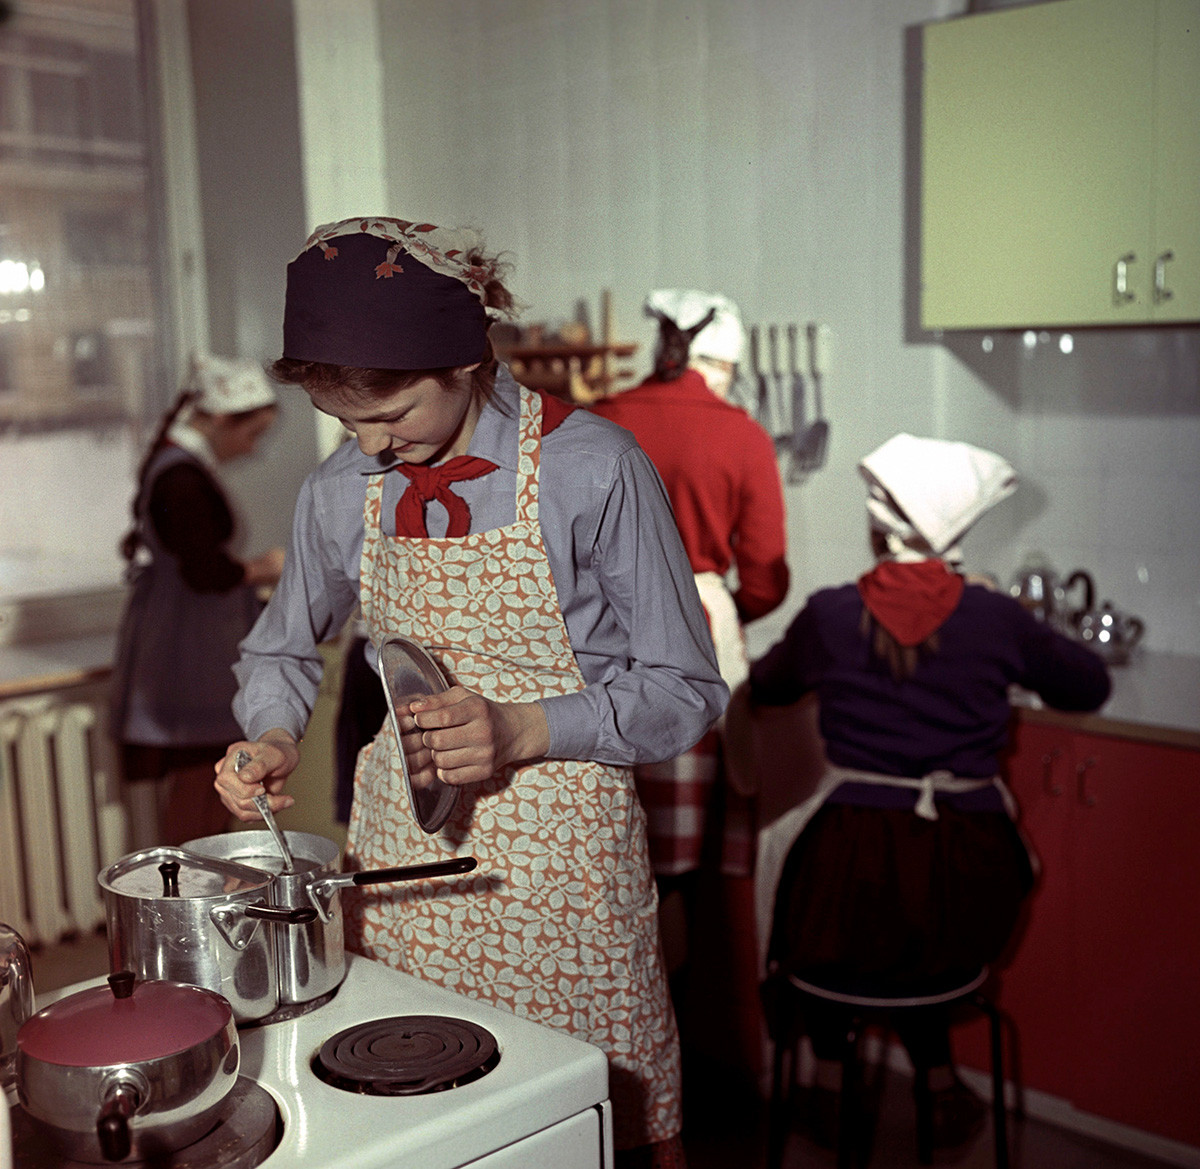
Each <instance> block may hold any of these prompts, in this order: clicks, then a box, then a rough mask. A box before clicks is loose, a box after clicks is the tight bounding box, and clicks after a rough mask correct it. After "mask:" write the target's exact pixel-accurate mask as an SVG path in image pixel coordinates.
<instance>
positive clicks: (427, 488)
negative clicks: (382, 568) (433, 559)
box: [395, 455, 496, 538]
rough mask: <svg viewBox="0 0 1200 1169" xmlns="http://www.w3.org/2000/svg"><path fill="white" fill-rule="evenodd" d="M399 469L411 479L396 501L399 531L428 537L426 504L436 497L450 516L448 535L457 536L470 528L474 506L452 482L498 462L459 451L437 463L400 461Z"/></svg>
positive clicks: (486, 470) (488, 469)
mask: <svg viewBox="0 0 1200 1169" xmlns="http://www.w3.org/2000/svg"><path fill="white" fill-rule="evenodd" d="M395 469H396V470H397V471H399V472H400V474H401V475H403V476H405V478H407V479H408V486H407V487H406V488H405V489H404V494H403V495H402V496H400V502H399V503H397V504H396V535H397V536H411V537H425V538H428V536H429V529H428V528H427V527H426V526H425V505H426V504H427V503H428V502H429V501H430V500H431V499H436V500H437V501H438V503H440V504H441V505H442V506H443V507H444V508H445V509H446V511H447V512H448V513H449V516H450V522H449V524H448V525H447V527H446V535H447V537H457V536H465V535H467V533H468V532H470V530H471V509H470V508H469V507H468V506H467V504H466V500H464V499H463V498H462V497H461V496H458V495H455V494H454V492H453V491H451V490H450V484H451V483H460V482H462V480H464V479H478V478H479V477H480V476H481V475H487V474H489V473H490V472H492V471H494V470H495V469H496V464H495V463H491V462H488V460H487V459H479V458H476V457H475V456H474V455H459V456H458V457H457V458H454V459H451V460H450V461H449V462H447V463H440V464H439V465H438V466H436V467H427V466H425V465H424V464H423V463H397V464H396V467H395Z"/></svg>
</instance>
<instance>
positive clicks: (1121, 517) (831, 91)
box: [191, 0, 1200, 654]
mask: <svg viewBox="0 0 1200 1169" xmlns="http://www.w3.org/2000/svg"><path fill="white" fill-rule="evenodd" d="M239 7H243V6H239V5H236V4H233V3H231V0H221V2H220V3H219V4H218V6H217V8H216V9H214V8H213V6H212V3H211V0H203V3H197V0H192V3H191V11H192V13H193V20H194V19H196V15H195V14H196V13H209V14H211V13H212V12H213V11H217V12H218V13H220V15H221V19H225V18H226V17H228V19H230V20H234V21H235V22H236V21H238V20H239V19H242V18H239V17H238V16H237V15H236V13H235V12H234V11H233V10H234V9H236V8H239ZM268 7H269V8H272V9H273V8H276V7H279V8H286V4H283V3H282V2H281V3H280V4H278V5H276V4H272V5H270V6H268ZM367 7H370V5H369V4H368V5H367ZM963 7H964V5H962V4H955V3H949V2H933V0H855V2H853V3H844V4H837V5H831V4H825V3H822V2H820V0H747V2H745V3H740V4H736V5H732V4H729V3H727V2H725V0H591V2H589V3H586V4H583V3H571V4H562V3H552V2H550V0H504V2H502V3H500V2H494V0H440V2H439V3H437V4H429V3H426V2H424V0H377V2H376V3H375V5H374V16H375V19H374V20H370V19H362V16H363V4H362V2H361V0H359V2H356V3H354V4H352V5H350V9H351V10H352V12H353V13H354V14H355V16H354V19H353V20H351V21H348V22H346V25H345V27H343V28H341V29H336V28H335V29H334V30H330V31H329V33H327V35H326V40H327V41H328V40H329V38H330V37H333V38H334V39H336V43H337V50H338V52H339V54H340V55H341V70H342V72H341V74H340V75H341V76H344V77H347V78H349V77H354V78H356V79H357V78H360V77H365V78H366V81H365V83H363V84H365V86H366V87H367V89H371V88H372V87H374V86H376V85H377V84H378V85H380V86H381V89H382V96H381V102H380V104H381V107H382V111H383V113H382V133H383V145H382V152H381V157H382V158H383V159H384V164H383V167H384V176H383V178H384V186H385V188H386V197H385V198H384V199H383V200H382V201H383V203H385V204H386V205H385V206H381V205H380V193H379V192H380V185H379V183H378V181H377V176H374V175H372V174H363V175H359V176H354V175H352V176H351V178H350V180H349V181H347V179H346V178H345V175H344V173H343V172H344V171H345V168H347V167H352V166H353V165H354V160H355V158H356V157H358V154H357V153H356V143H359V142H361V140H362V138H363V133H364V131H363V128H362V126H361V122H360V121H358V120H356V119H355V116H354V112H353V110H352V109H345V111H344V113H341V114H339V110H341V109H342V107H343V106H345V103H346V101H347V98H346V95H345V90H346V89H347V88H352V87H349V86H339V85H337V84H335V83H333V82H331V81H330V77H331V76H335V77H336V76H338V75H339V74H337V73H334V72H333V71H331V69H330V67H329V64H328V62H327V61H325V62H322V61H321V60H320V59H319V54H316V55H314V52H313V39H314V37H315V36H316V35H317V30H316V29H315V28H314V27H313V20H312V13H313V4H312V3H311V0H296V3H295V4H294V5H293V8H294V9H295V10H296V11H297V12H298V13H300V14H301V16H302V17H303V18H304V19H302V20H301V21H300V22H299V24H298V28H297V30H296V31H298V32H299V40H300V54H299V58H298V60H299V61H300V66H299V69H298V77H297V84H298V87H299V93H300V107H301V109H302V110H313V109H318V108H322V107H323V105H324V104H325V103H332V107H333V110H332V113H329V112H327V114H326V116H325V118H324V121H323V123H322V125H321V126H320V128H319V130H318V129H317V128H313V127H311V123H312V115H311V113H309V114H306V115H305V116H303V117H302V118H301V126H300V130H299V138H300V154H301V162H300V169H301V182H302V183H303V184H304V186H305V189H306V192H307V193H306V200H307V204H306V212H313V210H314V208H315V209H316V213H315V214H313V213H309V214H308V217H307V220H306V223H307V225H308V226H311V225H312V224H313V223H315V222H319V221H323V220H327V219H330V218H335V217H340V216H343V215H353V214H359V213H364V212H366V213H370V212H377V211H382V212H384V213H389V214H394V215H400V216H404V217H409V218H426V219H429V220H432V221H433V222H440V223H445V224H452V223H473V224H475V225H477V226H479V227H481V228H482V229H484V231H485V233H486V235H487V237H488V239H489V242H490V243H491V244H492V245H493V246H494V247H496V248H499V249H505V250H508V251H509V252H510V253H511V256H512V258H513V260H514V262H515V265H516V267H515V272H514V276H513V281H512V282H513V285H514V287H515V290H516V292H517V294H518V295H519V296H520V297H521V299H523V300H524V301H525V302H526V303H527V304H528V306H529V307H528V310H527V312H526V314H525V315H526V318H527V319H529V320H539V321H541V320H555V319H565V318H567V317H570V316H572V315H574V311H575V307H576V303H577V302H578V301H579V300H580V298H585V299H586V300H587V301H588V302H589V304H590V306H591V310H592V314H593V320H595V316H596V314H597V312H598V306H599V295H600V291H601V289H602V288H610V289H611V290H612V292H613V297H614V306H615V310H616V318H617V333H618V336H619V337H620V338H621V339H625V340H632V341H637V342H639V343H640V344H641V346H642V348H641V351H640V352H639V354H638V357H637V358H636V359H635V360H636V361H637V362H638V364H639V366H640V368H642V369H644V368H645V367H646V365H647V363H648V358H649V347H650V343H651V341H652V336H653V330H652V328H651V326H650V324H649V322H648V321H646V320H645V319H644V318H643V317H642V315H641V300H642V298H643V296H644V294H645V293H646V291H647V290H649V289H650V288H653V287H658V286H664V285H684V286H692V287H698V288H709V289H714V290H720V291H723V292H725V293H726V294H728V295H730V296H732V297H733V298H734V299H736V300H737V301H738V302H739V303H740V304H741V306H742V309H743V312H744V314H745V316H746V318H747V320H748V321H750V322H760V323H761V322H772V321H773V322H779V323H784V322H789V321H812V320H820V321H823V322H826V323H827V324H828V325H829V326H830V328H831V330H832V338H833V346H832V365H831V368H830V371H829V374H828V376H827V378H826V387H825V388H826V401H827V407H828V411H829V415H830V418H831V426H832V433H831V443H830V448H829V461H828V465H827V466H826V467H825V469H823V470H822V471H820V472H818V473H817V474H815V475H814V476H812V477H811V478H810V479H809V480H808V481H807V482H805V483H804V484H802V485H792V486H789V487H788V489H787V496H788V498H787V503H788V513H789V525H790V542H791V547H790V553H789V555H790V559H791V562H792V566H793V571H794V577H795V583H794V585H793V589H792V593H791V595H790V596H789V598H788V601H787V602H786V603H785V606H784V608H783V611H782V612H781V613H779V614H778V615H774V616H772V617H769V618H766V619H764V620H763V621H762V622H759V623H758V625H757V626H755V627H752V630H751V647H752V649H753V650H754V651H755V652H759V651H760V650H762V649H764V648H765V647H766V645H767V644H769V643H770V641H771V640H772V639H773V638H774V637H775V636H777V635H778V633H779V632H781V631H782V629H783V627H784V626H785V625H786V623H787V621H788V620H789V619H790V618H791V616H793V615H794V613H795V612H796V611H797V610H798V608H799V607H800V605H801V604H802V603H803V599H804V597H805V595H806V594H807V593H808V592H809V591H811V590H812V589H814V588H816V587H819V586H820V585H822V584H825V583H832V582H837V581H841V580H844V579H846V578H848V577H850V576H852V575H855V574H857V573H858V572H859V571H861V570H862V569H863V568H864V567H865V566H866V565H867V563H868V560H867V553H866V541H865V519H864V516H865V512H864V507H863V500H864V495H863V490H862V487H861V484H860V482H859V480H858V478H857V475H856V473H855V470H854V467H855V463H856V461H857V459H858V458H860V457H861V456H862V455H863V454H865V453H866V452H867V451H868V450H870V449H871V448H872V447H874V446H875V445H877V444H878V443H880V442H882V441H883V440H884V439H886V438H887V437H889V436H890V435H891V434H893V433H895V432H896V431H898V430H909V431H911V432H913V433H917V434H925V435H934V436H941V437H949V438H961V439H966V440H968V441H972V442H976V443H980V444H982V445H986V446H988V447H991V448H992V449H995V450H997V451H999V452H1001V453H1002V454H1004V455H1005V456H1006V457H1008V458H1009V459H1011V460H1012V461H1013V463H1014V464H1015V465H1016V466H1017V468H1018V470H1019V471H1020V472H1021V475H1022V487H1021V489H1020V490H1019V491H1018V493H1017V494H1016V496H1014V497H1013V498H1012V499H1011V500H1009V501H1007V502H1006V503H1004V504H1002V505H1001V506H1000V507H998V508H997V509H996V510H995V511H994V512H992V513H991V514H989V515H988V516H986V517H985V518H984V519H983V520H982V521H981V522H980V524H979V525H978V527H977V529H976V531H975V532H973V533H972V534H971V536H970V537H969V538H968V540H967V543H966V550H967V554H968V558H969V561H970V564H971V566H972V567H974V568H976V569H979V570H985V571H991V572H993V573H995V574H996V575H997V576H998V577H999V578H1000V579H1001V580H1002V581H1004V582H1007V581H1008V580H1009V579H1010V578H1011V576H1012V574H1013V573H1014V571H1015V570H1016V569H1017V567H1018V565H1019V564H1020V563H1021V561H1022V559H1023V557H1024V556H1025V554H1026V553H1028V552H1030V551H1042V552H1044V553H1045V555H1047V556H1048V557H1049V558H1050V561H1051V563H1052V564H1053V565H1054V566H1055V567H1057V568H1058V569H1059V570H1061V571H1064V572H1065V571H1069V570H1070V569H1072V568H1075V567H1079V566H1084V567H1087V568H1089V569H1091V570H1092V571H1093V573H1094V575H1095V576H1096V580H1097V585H1098V590H1099V593H1100V595H1101V596H1102V597H1109V598H1111V599H1112V600H1113V601H1114V602H1115V603H1117V604H1118V605H1119V606H1121V607H1123V608H1126V609H1129V610H1132V611H1134V612H1137V613H1139V614H1140V615H1142V616H1143V617H1144V618H1145V619H1146V622H1147V626H1148V630H1149V632H1148V634H1147V641H1148V644H1150V645H1151V646H1153V647H1155V648H1157V649H1163V650H1170V651H1174V652H1187V653H1193V654H1195V653H1200V584H1198V583H1197V582H1198V581H1200V539H1198V538H1197V537H1198V536H1200V532H1197V527H1198V526H1200V525H1198V521H1197V519H1196V509H1195V508H1194V507H1192V506H1190V505H1189V501H1190V500H1191V499H1193V498H1195V496H1196V489H1197V486H1200V485H1198V484H1197V478H1198V477H1200V389H1198V377H1200V375H1198V372H1197V370H1198V366H1200V334H1198V331H1197V330H1195V329H1162V330H1131V331H1117V330H1096V331H1090V332H1087V333H1083V334H1076V335H1074V336H1073V337H1072V338H1071V339H1070V344H1072V345H1073V349H1072V350H1071V351H1070V352H1063V349H1064V348H1065V347H1066V343H1065V342H1064V341H1063V338H1062V335H1061V334H1060V333H1058V332H1055V333H1054V334H1051V335H1045V336H1041V337H1039V336H1035V337H1034V338H1033V339H1032V340H1033V344H1032V346H1027V345H1026V342H1025V340H1024V338H1023V337H1022V336H1021V335H1017V334H997V335H995V336H990V337H989V336H985V335H984V334H964V335H947V336H945V337H936V336H933V335H930V334H923V333H921V332H920V331H919V330H918V329H917V328H916V326H915V324H914V322H915V320H916V312H915V300H914V287H913V279H914V268H913V257H914V256H915V254H916V248H917V239H916V231H917V224H918V222H919V220H918V218H917V214H918V208H917V207H916V204H915V197H914V191H915V189H916V187H915V180H916V171H915V158H916V154H917V146H918V138H917V129H918V127H917V121H916V116H915V114H916V110H917V104H916V102H917V95H918V94H919V70H918V69H917V67H916V52H915V45H916V38H915V32H914V28H915V26H916V25H918V24H920V23H921V22H925V21H929V20H934V19H940V18H943V17H946V16H950V15H956V14H958V13H959V12H960V11H961V10H962V8H963ZM203 19H205V20H211V19H213V17H212V16H211V15H206V16H204V17H203ZM280 25H281V31H282V32H283V33H284V34H285V35H291V34H292V32H293V29H292V28H291V25H290V23H289V22H288V21H286V20H281V21H280ZM330 52H332V49H330ZM355 59H357V60H358V61H359V62H360V63H361V65H362V68H363V70H364V71H365V72H361V73H360V72H359V71H357V70H356V69H355V68H354V61H355ZM314 60H315V61H316V64H314ZM380 73H381V74H382V77H381V80H380ZM223 83H224V84H226V85H228V86H230V87H231V94H230V96H229V102H230V103H231V104H232V103H233V102H234V101H235V99H236V95H237V93H238V90H239V87H240V86H245V85H250V84H252V82H251V81H249V80H248V79H247V78H242V77H239V76H237V75H235V74H234V73H233V72H228V73H227V75H226V76H225V77H224V78H223ZM254 94H255V96H254V98H253V99H252V101H257V100H259V99H260V97H261V96H262V91H261V83H260V84H259V85H256V86H255V89H254ZM238 108H239V109H240V110H241V115H240V116H241V117H243V118H250V119H252V120H253V119H254V118H255V117H257V111H256V108H255V106H254V105H253V104H249V105H248V104H246V103H245V102H243V103H242V104H241V105H240V106H239V107H238ZM339 117H340V118H341V119H342V120H341V121H340V123H339ZM306 122H307V123H308V124H309V128H307V129H306V125H305V123H306ZM366 148H367V149H374V148H375V144H374V139H373V138H368V140H367V142H366ZM243 161H245V162H246V163H247V164H248V165H250V166H254V165H255V163H254V159H253V158H252V157H247V158H245V159H244V160H243ZM272 162H273V164H276V165H274V168H273V171H272V173H273V174H275V176H276V177H277V178H278V177H279V176H280V174H281V173H282V174H284V175H286V171H284V172H281V171H280V169H279V167H278V165H277V162H278V160H277V158H272ZM339 175H340V176H341V181H340V183H334V182H333V179H334V177H336V176H339ZM248 197H249V198H252V199H258V200H261V199H263V198H275V197H278V198H280V199H281V200H282V203H283V206H284V207H285V208H286V209H287V210H288V211H289V218H294V216H292V215H290V212H291V210H292V206H293V205H292V203H291V202H290V201H289V200H290V199H291V198H292V196H291V195H290V194H289V193H287V192H284V191H283V190H282V188H275V189H274V190H272V189H271V188H269V187H267V186H264V185H263V184H262V182H261V181H258V180H255V181H253V182H252V183H251V186H250V187H249V189H248ZM1081 213H1086V209H1081ZM258 214H259V215H261V214H262V209H261V208H259V209H258ZM210 251H211V248H210ZM283 258H284V261H286V259H288V258H290V256H284V257H283ZM268 259H269V261H270V262H271V263H273V264H276V265H277V264H278V257H276V256H275V255H274V254H272V255H270V256H269V257H268V256H266V255H265V253H264V251H263V248H262V246H261V245H260V244H257V243H254V242H251V243H250V244H249V245H248V250H247V254H246V259H245V261H244V262H262V261H264V260H268ZM239 262H242V261H239ZM276 272H277V274H278V275H279V276H280V277H281V275H282V272H281V269H279V268H278V267H276ZM213 275H214V273H213V272H212V271H210V278H211V277H212V276H213ZM216 276H217V278H218V288H217V289H216V290H215V291H211V292H210V295H212V296H214V297H216V296H219V295H220V293H221V287H220V283H221V280H222V279H223V280H224V281H225V282H226V283H228V282H231V281H233V280H234V279H235V276H234V275H233V274H225V275H224V276H222V275H221V274H220V273H216ZM280 291H281V290H280ZM265 295H266V296H267V298H268V299H270V298H273V297H277V295H278V294H277V293H269V294H265ZM263 303H266V300H264V302H263ZM270 303H272V304H275V303H277V302H276V301H275V300H273V299H271V300H270ZM272 311H275V310H272Z"/></svg>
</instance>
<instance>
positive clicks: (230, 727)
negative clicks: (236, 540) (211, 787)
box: [110, 443, 261, 779]
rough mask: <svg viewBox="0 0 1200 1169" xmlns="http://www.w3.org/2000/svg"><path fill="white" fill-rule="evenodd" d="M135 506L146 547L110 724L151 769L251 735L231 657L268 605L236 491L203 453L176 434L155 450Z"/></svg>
mask: <svg viewBox="0 0 1200 1169" xmlns="http://www.w3.org/2000/svg"><path fill="white" fill-rule="evenodd" d="M135 511H136V515H137V531H138V535H139V538H140V540H141V544H142V547H143V549H144V555H143V557H142V558H141V559H140V560H139V561H138V562H136V566H135V567H134V568H133V569H132V570H131V590H130V595H129V600H128V603H127V605H126V609H125V613H124V616H123V618H122V622H121V627H120V632H119V635H118V644H117V660H116V666H115V669H114V676H113V682H112V708H111V722H110V726H111V730H112V734H113V737H114V738H115V739H117V740H118V741H119V742H121V743H122V744H125V745H128V746H129V747H131V748H134V749H133V750H131V751H128V752H127V764H128V766H127V772H126V774H127V778H133V779H151V778H156V777H157V776H160V775H162V774H165V773H166V771H168V770H170V768H171V767H172V766H178V765H179V764H180V763H181V762H183V763H187V762H191V761H193V760H194V758H195V757H196V756H198V755H202V756H205V757H207V758H208V759H209V760H210V761H212V760H216V759H219V758H220V757H221V755H222V754H223V753H224V750H225V747H226V745H227V744H228V743H230V742H232V741H234V740H235V739H238V738H240V737H241V728H240V727H239V726H238V724H237V722H236V721H235V720H234V717H233V714H232V712H231V710H230V704H231V703H232V701H233V695H234V692H235V690H236V688H237V686H236V681H235V679H234V676H233V673H232V665H233V663H234V662H235V661H236V660H237V657H238V643H239V642H240V641H241V639H242V638H243V637H245V635H246V634H247V633H248V632H249V631H250V627H251V626H252V625H253V624H254V621H255V619H256V618H257V616H258V613H259V611H260V609H261V605H260V602H259V601H258V599H257V598H256V596H255V592H254V589H253V587H251V586H250V585H247V584H245V583H244V582H245V569H244V567H243V566H242V564H241V563H240V562H239V561H237V560H235V559H234V558H233V557H231V556H230V555H229V553H228V551H227V550H226V549H227V545H228V543H229V541H230V540H231V539H232V537H233V534H234V517H233V512H232V510H231V508H230V505H229V502H228V500H227V499H226V497H225V494H224V492H223V491H222V490H221V488H220V485H219V484H218V483H217V481H216V479H215V478H214V477H213V475H212V474H211V472H210V471H209V470H208V469H207V468H206V467H205V466H204V464H203V463H202V462H201V461H200V460H199V459H197V458H196V457H195V456H193V455H192V454H190V453H188V452H187V451H185V450H183V449H182V448H181V447H178V446H175V445H174V444H171V443H167V444H165V445H164V446H163V447H162V448H161V449H160V450H159V451H158V452H156V453H155V454H154V456H153V457H152V459H151V462H150V465H149V467H148V469H147V473H146V476H145V480H144V484H143V487H142V490H141V492H140V494H139V497H138V500H137V502H136V505H135ZM214 747H215V748H216V751H215V753H213V748H214Z"/></svg>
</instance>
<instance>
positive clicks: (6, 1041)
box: [0, 922, 33, 1105]
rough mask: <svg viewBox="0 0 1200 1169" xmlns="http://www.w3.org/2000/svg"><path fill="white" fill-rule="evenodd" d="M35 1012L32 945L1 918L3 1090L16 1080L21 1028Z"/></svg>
mask: <svg viewBox="0 0 1200 1169" xmlns="http://www.w3.org/2000/svg"><path fill="white" fill-rule="evenodd" d="M32 1014H33V963H32V962H31V961H30V958H29V947H28V946H26V945H25V939H24V938H23V937H21V935H20V934H19V933H17V931H16V930H15V929H13V928H12V926H10V925H5V924H4V922H0V1091H5V1092H6V1091H7V1090H8V1089H9V1088H10V1087H11V1086H12V1085H13V1083H14V1082H15V1080H16V1062H17V1032H18V1031H19V1030H20V1029H21V1024H22V1023H24V1022H25V1020H26V1019H28V1018H29V1017H30V1016H31V1015H32ZM2 1103H3V1102H2V1101H0V1105H2Z"/></svg>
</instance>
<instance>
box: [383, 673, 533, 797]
mask: <svg viewBox="0 0 1200 1169" xmlns="http://www.w3.org/2000/svg"><path fill="white" fill-rule="evenodd" d="M408 710H409V714H410V715H411V718H412V723H413V726H412V730H411V731H410V730H409V727H408V725H407V723H408V719H405V720H404V721H403V723H402V729H403V732H404V733H403V736H402V738H403V742H404V747H405V756H406V758H407V760H408V767H409V774H410V777H411V778H412V781H413V783H414V784H415V785H417V786H426V785H428V783H429V776H430V775H431V774H436V776H437V778H438V779H440V780H441V781H442V782H443V783H449V784H464V783H481V782H482V781H483V780H485V779H489V778H490V777H491V776H493V775H495V774H496V772H497V771H499V770H500V769H501V768H503V767H507V766H508V765H509V764H510V763H517V762H521V761H523V760H526V759H538V758H540V757H541V756H543V755H545V753H546V752H547V751H548V750H549V749H550V726H549V724H548V723H547V722H546V715H545V713H544V712H543V710H542V708H541V706H540V705H539V704H538V703H536V702H492V701H491V700H490V699H487V698H484V697H483V695H482V694H476V693H475V692H474V691H473V690H468V689H466V688H465V687H463V686H453V687H451V688H450V689H449V690H446V691H444V692H443V693H441V694H430V695H427V696H426V697H424V698H418V699H416V700H415V701H413V702H411V703H409V707H408ZM418 733H419V736H420V737H419V739H418V737H417V736H418ZM410 746H411V750H410ZM422 779H423V781H424V782H423V783H422Z"/></svg>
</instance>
